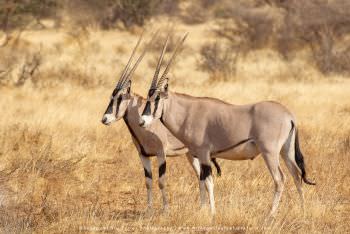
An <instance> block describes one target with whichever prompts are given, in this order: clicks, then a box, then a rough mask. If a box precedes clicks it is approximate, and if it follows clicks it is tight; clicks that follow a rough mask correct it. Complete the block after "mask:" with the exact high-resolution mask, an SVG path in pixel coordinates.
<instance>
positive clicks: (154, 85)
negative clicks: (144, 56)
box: [150, 32, 170, 89]
mask: <svg viewBox="0 0 350 234" xmlns="http://www.w3.org/2000/svg"><path fill="white" fill-rule="evenodd" d="M169 37H170V32H169V33H168V36H167V38H166V41H165V43H164V46H163V50H162V53H161V54H160V56H159V59H158V64H157V67H156V71H155V72H154V76H153V80H152V83H151V88H150V89H155V88H156V87H157V80H158V75H159V71H160V68H161V66H162V62H163V57H164V54H165V51H166V48H167V46H168V42H169Z"/></svg>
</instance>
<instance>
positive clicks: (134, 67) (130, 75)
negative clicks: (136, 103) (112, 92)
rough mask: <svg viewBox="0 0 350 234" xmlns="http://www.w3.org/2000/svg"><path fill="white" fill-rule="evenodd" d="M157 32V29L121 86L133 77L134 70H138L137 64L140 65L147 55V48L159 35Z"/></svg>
mask: <svg viewBox="0 0 350 234" xmlns="http://www.w3.org/2000/svg"><path fill="white" fill-rule="evenodd" d="M157 34H158V31H156V32H155V33H154V34H153V36H152V37H151V39H150V40H149V41H148V42H147V44H146V45H145V48H144V49H143V51H142V53H141V55H140V56H139V58H138V59H137V61H136V63H135V64H134V66H133V67H132V68H131V70H130V72H129V73H128V74H127V75H126V76H125V79H124V82H123V83H122V84H121V87H124V85H125V84H126V83H127V82H128V81H129V80H130V79H131V77H132V75H133V73H134V71H135V70H136V68H137V66H138V65H139V63H140V62H141V60H142V59H143V57H144V56H145V54H146V52H147V50H148V49H149V46H150V45H151V43H152V42H153V41H154V39H155V38H156V37H157Z"/></svg>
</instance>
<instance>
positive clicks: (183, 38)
mask: <svg viewBox="0 0 350 234" xmlns="http://www.w3.org/2000/svg"><path fill="white" fill-rule="evenodd" d="M187 35H188V32H187V33H185V35H184V36H183V37H182V38H181V39H180V40H179V41H178V43H177V44H176V47H175V50H174V53H173V54H172V56H171V58H170V60H169V62H168V64H167V65H166V67H165V69H164V72H163V74H162V76H161V77H160V79H159V81H158V83H157V88H160V87H161V86H162V84H163V82H164V80H165V78H166V75H167V74H168V72H169V69H170V65H171V64H172V63H173V61H174V59H175V58H176V55H177V54H178V51H179V48H180V47H181V45H182V44H183V43H184V41H185V40H186V37H187Z"/></svg>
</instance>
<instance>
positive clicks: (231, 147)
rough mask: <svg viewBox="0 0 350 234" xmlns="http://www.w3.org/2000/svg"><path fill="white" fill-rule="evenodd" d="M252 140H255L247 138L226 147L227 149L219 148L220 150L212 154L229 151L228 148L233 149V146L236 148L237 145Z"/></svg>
mask: <svg viewBox="0 0 350 234" xmlns="http://www.w3.org/2000/svg"><path fill="white" fill-rule="evenodd" d="M250 140H253V139H252V138H248V139H245V140H243V141H240V142H238V143H237V144H235V145H233V146H230V147H228V148H226V149H223V150H218V151H216V152H212V153H211V154H220V153H223V152H225V151H228V150H231V149H233V148H235V147H237V146H239V145H242V144H244V143H246V142H247V141H250Z"/></svg>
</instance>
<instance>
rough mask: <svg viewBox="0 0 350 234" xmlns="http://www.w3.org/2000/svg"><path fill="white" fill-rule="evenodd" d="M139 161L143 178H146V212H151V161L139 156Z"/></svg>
mask: <svg viewBox="0 0 350 234" xmlns="http://www.w3.org/2000/svg"><path fill="white" fill-rule="evenodd" d="M140 159H141V162H142V165H143V169H144V172H145V178H146V188H147V211H151V210H152V203H153V197H152V167H151V160H150V159H149V158H148V157H146V156H144V155H142V154H140Z"/></svg>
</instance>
